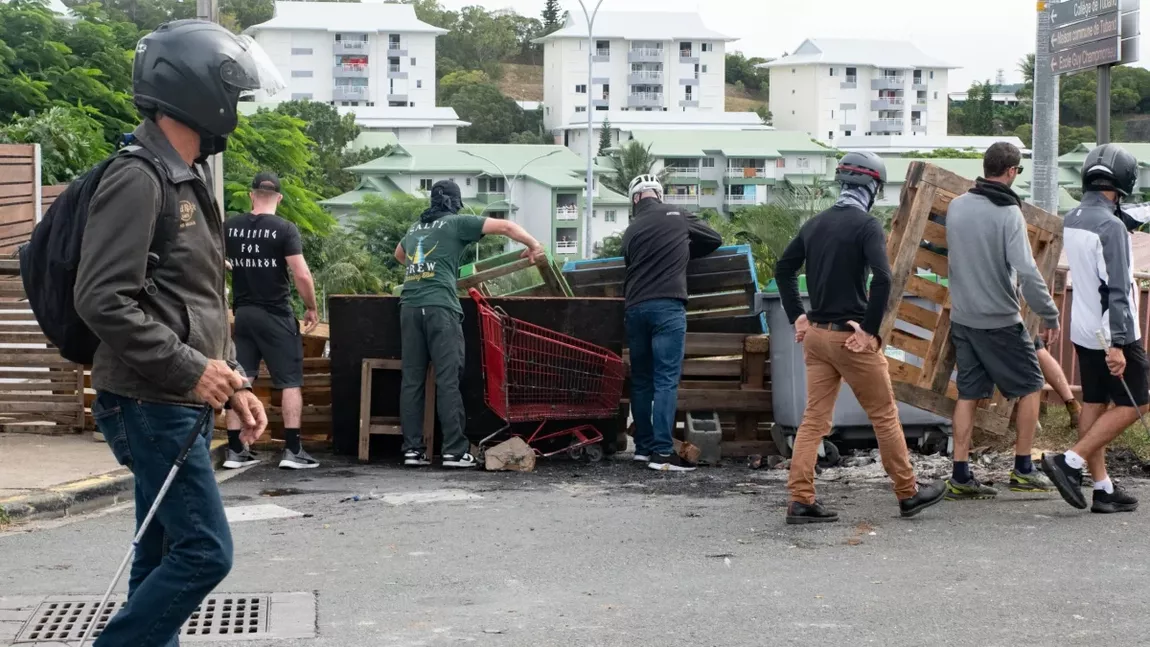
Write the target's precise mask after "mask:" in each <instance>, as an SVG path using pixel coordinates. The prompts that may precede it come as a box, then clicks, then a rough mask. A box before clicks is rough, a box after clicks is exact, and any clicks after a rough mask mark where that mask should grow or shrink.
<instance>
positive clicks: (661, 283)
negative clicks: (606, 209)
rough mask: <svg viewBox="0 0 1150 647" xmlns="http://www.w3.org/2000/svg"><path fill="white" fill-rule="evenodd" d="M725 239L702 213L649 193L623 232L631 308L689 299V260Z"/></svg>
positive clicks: (625, 291)
mask: <svg viewBox="0 0 1150 647" xmlns="http://www.w3.org/2000/svg"><path fill="white" fill-rule="evenodd" d="M722 244H723V239H722V238H720V237H719V234H717V233H716V232H715V230H713V229H711V228H710V227H709V226H707V224H706V223H704V222H703V221H701V220H699V218H698V217H697V216H695V215H694V214H692V213H689V212H687V211H685V210H683V209H681V208H679V207H675V206H672V205H666V204H663V203H661V202H659V201H658V200H656V199H654V198H645V199H643V200H640V201H639V204H637V205H635V215H634V216H632V218H631V223H630V224H629V225H628V226H627V231H625V232H623V260H624V262H626V264H627V278H626V279H625V280H624V282H623V294H624V296H625V297H626V304H627V307H628V308H629V307H631V306H633V305H637V304H640V303H642V302H644V301H651V300H653V299H678V300H680V301H682V302H683V303H686V302H687V261H689V260H691V259H692V258H700V257H702V256H706V255H707V254H710V253H711V252H713V251H715V250H716V249H718V248H719V246H720V245H722Z"/></svg>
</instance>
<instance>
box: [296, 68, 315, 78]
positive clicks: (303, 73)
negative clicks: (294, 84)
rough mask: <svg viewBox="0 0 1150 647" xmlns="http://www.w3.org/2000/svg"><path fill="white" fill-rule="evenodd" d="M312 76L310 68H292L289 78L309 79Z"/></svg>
mask: <svg viewBox="0 0 1150 647" xmlns="http://www.w3.org/2000/svg"><path fill="white" fill-rule="evenodd" d="M311 76H312V73H311V70H292V71H291V78H293V79H310V78H311Z"/></svg>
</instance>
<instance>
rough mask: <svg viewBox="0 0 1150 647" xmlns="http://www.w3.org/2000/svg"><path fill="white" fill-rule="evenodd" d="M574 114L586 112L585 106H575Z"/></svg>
mask: <svg viewBox="0 0 1150 647" xmlns="http://www.w3.org/2000/svg"><path fill="white" fill-rule="evenodd" d="M575 112H587V106H575Z"/></svg>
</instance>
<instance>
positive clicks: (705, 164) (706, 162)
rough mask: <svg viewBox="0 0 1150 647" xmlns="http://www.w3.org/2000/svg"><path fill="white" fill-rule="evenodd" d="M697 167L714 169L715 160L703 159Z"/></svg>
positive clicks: (710, 158)
mask: <svg viewBox="0 0 1150 647" xmlns="http://www.w3.org/2000/svg"><path fill="white" fill-rule="evenodd" d="M699 166H700V167H702V168H715V158H713V157H704V158H703V159H702V161H701V162H699Z"/></svg>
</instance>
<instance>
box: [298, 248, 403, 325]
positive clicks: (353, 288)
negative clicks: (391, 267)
mask: <svg viewBox="0 0 1150 647" xmlns="http://www.w3.org/2000/svg"><path fill="white" fill-rule="evenodd" d="M311 247H312V249H311V250H309V253H308V260H309V261H311V262H312V267H313V268H314V270H315V271H314V276H315V287H316V292H318V293H319V294H318V296H319V301H320V303H324V304H326V302H327V298H326V297H327V295H330V294H382V293H383V292H384V290H385V288H386V287H387V286H386V285H385V281H384V280H383V278H381V277H382V275H384V274H385V273H388V272H387V270H385V269H384V268H382V267H381V266H380V264H379V263H377V262H376V260H375V259H374V258H372V256H371V254H370V253H369V252H368V251H367V248H366V244H365V243H364V241H363V239H362V237H360V236H358V235H354V234H348V233H345V232H338V233H334V234H332V235H330V236H323V237H318V236H317V237H314V241H313V242H312V245H311ZM389 274H396V275H395V276H392V277H389V278H390V279H391V280H389V281H387V283H396V284H399V283H400V282H402V274H397V273H394V272H392V273H389ZM322 314H323V319H324V320H325V321H326V320H327V312H326V307H325V312H323V313H322Z"/></svg>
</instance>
